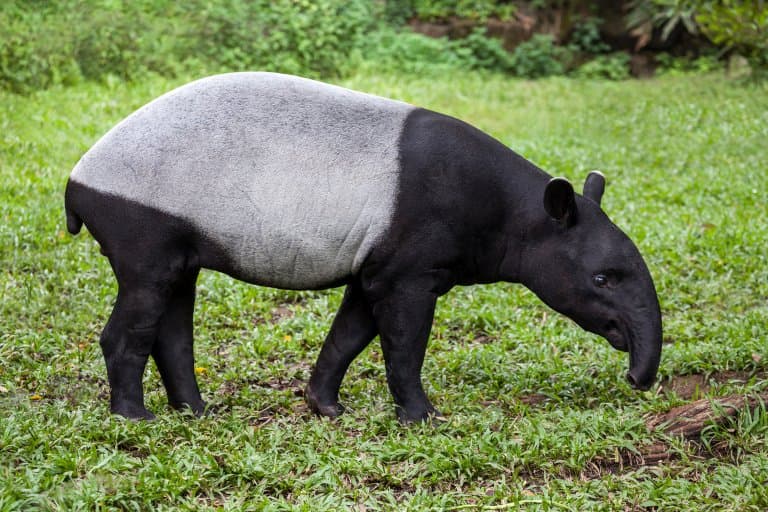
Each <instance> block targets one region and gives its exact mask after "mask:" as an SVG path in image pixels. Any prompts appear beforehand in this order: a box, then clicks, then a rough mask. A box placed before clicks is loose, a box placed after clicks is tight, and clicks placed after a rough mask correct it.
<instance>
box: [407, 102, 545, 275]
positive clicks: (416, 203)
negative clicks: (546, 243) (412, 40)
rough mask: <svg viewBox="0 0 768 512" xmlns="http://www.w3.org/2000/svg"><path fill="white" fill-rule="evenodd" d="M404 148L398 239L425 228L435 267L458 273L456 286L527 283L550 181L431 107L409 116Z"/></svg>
mask: <svg viewBox="0 0 768 512" xmlns="http://www.w3.org/2000/svg"><path fill="white" fill-rule="evenodd" d="M399 146H400V164H401V177H400V180H401V181H400V185H399V194H398V199H397V204H398V206H397V208H396V211H395V215H394V218H395V219H396V220H395V221H394V222H393V226H392V235H394V238H397V237H400V236H403V237H410V236H413V226H414V225H424V226H425V227H426V228H427V230H428V233H425V234H423V235H421V236H420V240H421V241H422V242H423V243H430V244H434V245H435V251H434V254H436V255H437V256H438V260H439V261H435V262H434V264H435V265H438V266H441V268H450V270H451V274H452V280H453V282H454V283H455V284H475V283H489V282H496V281H511V282H519V281H520V279H519V266H520V257H521V254H522V248H523V247H524V244H525V242H526V237H527V236H529V234H530V228H531V225H532V224H531V223H532V222H534V223H541V219H538V220H537V219H536V217H537V216H538V213H539V212H543V209H542V207H541V206H542V202H541V201H542V200H541V198H542V197H543V192H544V188H545V187H546V184H547V182H548V181H549V179H550V176H549V175H547V174H546V173H545V172H543V171H542V170H541V169H539V168H537V167H536V166H535V165H533V164H532V163H530V162H528V161H527V160H525V159H524V158H522V157H521V156H520V155H518V154H516V153H515V152H513V151H512V150H510V149H509V148H508V147H507V146H505V145H504V144H502V143H501V142H499V141H498V140H496V139H494V138H493V137H491V136H489V135H488V134H486V133H483V132H482V131H480V130H478V129H477V128H474V127H473V126H471V125H469V124H467V123H464V122H463V121H459V120H458V119H455V118H452V117H449V116H445V115H442V114H438V113H435V112H431V111H428V110H425V109H416V110H415V111H413V112H412V113H411V114H410V115H409V116H408V118H407V119H406V122H405V125H404V128H403V132H402V135H401V139H400V143H399ZM425 241H427V242H425Z"/></svg>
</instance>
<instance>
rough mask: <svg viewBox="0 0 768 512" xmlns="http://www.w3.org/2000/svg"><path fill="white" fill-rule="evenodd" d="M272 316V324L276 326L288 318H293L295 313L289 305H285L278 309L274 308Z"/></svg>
mask: <svg viewBox="0 0 768 512" xmlns="http://www.w3.org/2000/svg"><path fill="white" fill-rule="evenodd" d="M270 314H271V315H272V319H271V321H272V323H273V324H276V323H278V322H280V321H282V320H285V319H286V318H293V316H294V314H295V313H294V312H293V310H292V309H291V308H289V307H288V304H285V303H283V304H280V305H279V306H277V307H276V308H272V311H271V312H270Z"/></svg>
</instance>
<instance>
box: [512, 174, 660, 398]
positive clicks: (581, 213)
mask: <svg viewBox="0 0 768 512" xmlns="http://www.w3.org/2000/svg"><path fill="white" fill-rule="evenodd" d="M604 189H605V179H604V178H603V175H602V174H600V173H597V172H592V173H590V175H589V176H588V177H587V181H586V183H585V185H584V195H583V197H582V196H578V195H576V194H575V193H574V191H573V187H572V186H571V184H570V183H569V182H568V181H567V180H565V179H562V178H553V179H552V180H551V181H549V183H548V184H547V186H546V188H545V190H544V196H543V197H542V198H541V203H539V205H540V206H539V208H540V211H539V213H538V214H537V215H536V217H537V218H539V219H540V223H538V227H539V229H535V230H534V231H533V232H532V233H530V235H531V236H530V238H529V240H528V241H527V243H526V244H525V247H524V249H523V251H524V253H523V258H522V260H521V267H520V273H521V277H522V279H521V281H522V282H523V284H524V285H526V286H527V287H528V288H530V289H531V290H532V291H533V292H534V293H536V295H538V296H539V298H541V299H542V300H543V301H544V302H545V303H547V304H548V305H549V306H550V307H551V308H553V309H554V310H556V311H558V312H560V313H562V314H564V315H566V316H568V317H569V318H571V319H573V320H574V321H575V322H576V323H577V324H579V325H580V326H581V327H582V328H584V329H586V330H588V331H590V332H594V333H596V334H599V335H600V336H602V337H604V338H605V339H607V340H608V341H609V342H610V344H611V345H613V347H614V348H616V349H618V350H622V351H625V352H627V351H628V352H629V361H630V362H629V366H630V368H629V373H627V379H628V380H629V382H630V384H631V385H632V386H633V387H634V388H636V389H642V390H644V389H648V388H649V387H650V386H651V384H653V381H654V379H655V378H656V371H657V370H658V367H659V359H660V357H661V343H662V332H661V312H660V310H659V301H658V298H657V296H656V289H655V288H654V285H653V280H652V278H651V274H650V272H649V271H648V267H647V266H646V264H645V262H644V261H643V258H642V256H641V255H640V252H639V251H638V250H637V247H635V244H634V243H632V241H631V240H630V239H629V237H627V235H625V234H624V233H623V232H622V231H621V230H620V229H619V228H618V227H616V225H615V224H613V222H611V221H610V219H608V216H607V215H606V214H605V213H604V212H603V211H602V210H601V209H600V200H601V198H602V195H603V191H604Z"/></svg>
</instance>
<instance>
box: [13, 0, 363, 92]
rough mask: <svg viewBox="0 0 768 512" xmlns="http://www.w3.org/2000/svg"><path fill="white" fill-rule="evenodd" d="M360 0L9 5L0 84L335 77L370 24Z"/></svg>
mask: <svg viewBox="0 0 768 512" xmlns="http://www.w3.org/2000/svg"><path fill="white" fill-rule="evenodd" d="M374 6H375V4H373V3H371V2H368V1H366V0H351V1H342V0H317V1H310V0H277V1H274V2H270V1H267V0H254V1H248V0H188V1H187V2H179V3H177V2H173V1H170V0H135V1H133V2H114V1H111V0H89V1H87V2H83V1H80V0H61V1H53V0H37V1H29V2H25V1H22V0H6V2H3V3H0V87H3V88H5V89H10V90H13V91H17V92H29V91H31V90H34V89H40V88H44V87H48V86H50V85H53V84H56V83H69V82H72V81H76V80H78V79H79V78H80V77H81V76H83V77H85V78H88V79H102V78H104V77H106V76H117V77H120V78H123V79H134V78H136V77H139V76H142V75H143V74H144V73H146V72H147V71H152V72H158V73H161V74H164V75H174V74H177V73H179V72H181V71H183V70H185V69H186V70H189V69H194V70H198V69H202V70H206V71H224V70H244V69H269V70H274V71H283V72H290V73H300V74H304V75H310V76H333V75H340V74H342V73H344V72H345V71H346V70H348V69H349V68H350V66H351V65H352V63H351V62H350V55H351V54H352V53H353V50H354V49H355V48H356V46H357V45H358V44H359V40H360V39H361V37H362V35H363V34H364V33H365V32H367V31H369V30H370V29H371V27H372V26H373V24H374V23H375V21H376V16H375V13H374V12H373V9H374Z"/></svg>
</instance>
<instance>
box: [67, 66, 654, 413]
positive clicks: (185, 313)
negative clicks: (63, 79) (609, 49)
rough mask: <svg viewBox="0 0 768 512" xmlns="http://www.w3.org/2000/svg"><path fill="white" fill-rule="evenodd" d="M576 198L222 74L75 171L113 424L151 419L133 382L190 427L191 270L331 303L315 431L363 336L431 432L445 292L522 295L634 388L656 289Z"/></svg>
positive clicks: (272, 83)
mask: <svg viewBox="0 0 768 512" xmlns="http://www.w3.org/2000/svg"><path fill="white" fill-rule="evenodd" d="M603 190H604V178H603V177H602V175H600V174H599V173H591V174H590V175H589V176H587V180H586V183H585V185H584V190H583V195H580V194H576V193H574V190H573V187H572V186H571V184H570V183H569V182H568V181H566V180H564V179H561V178H552V177H551V176H549V175H548V174H546V173H545V172H543V171H542V170H540V169H538V168H537V167H536V166H534V165H533V164H531V163H530V162H528V161H526V160H525V159H524V158H522V157H520V156H519V155H517V154H516V153H514V152H513V151H511V150H510V149H509V148H507V147H506V146H504V145H503V144H501V143H500V142H498V141H496V140H495V139H493V138H491V137H490V136H488V135H486V134H485V133H483V132H481V131H480V130H477V129H476V128H473V127H472V126H470V125H468V124H466V123H464V122H462V121H459V120H457V119H454V118H452V117H449V116H446V115H442V114H439V113H435V112H432V111H429V110H425V109H421V108H417V107H414V106H412V105H409V104H406V103H401V102H398V101H392V100H389V99H385V98H380V97H377V96H372V95H368V94H363V93H359V92H354V91H350V90H347V89H343V88H340V87H336V86H332V85H327V84H323V83H320V82H315V81H312V80H307V79H303V78H298V77H293V76H287V75H281V74H274V73H232V74H224V75H218V76H213V77H209V78H205V79H202V80H198V81H196V82H192V83H190V84H187V85H184V86H182V87H180V88H178V89H176V90H173V91H171V92H169V93H167V94H165V95H164V96H161V97H160V98H158V99H156V100H154V101H152V102H151V103H149V104H147V105H145V106H144V107H142V108H140V109H139V110H137V111H136V112H134V113H133V114H131V115H130V116H128V117H127V118H126V119H125V120H123V121H122V122H120V123H119V124H118V125H117V126H115V127H114V128H113V129H112V130H110V131H109V132H108V133H107V134H106V135H105V136H104V137H103V138H101V140H99V141H98V142H97V143H96V144H95V145H94V146H93V147H92V148H91V149H90V150H89V151H88V152H87V153H86V154H85V155H84V156H83V157H82V158H81V160H80V161H79V162H78V163H77V165H76V166H75V168H74V170H73V171H72V173H71V175H70V177H69V181H68V183H67V188H66V216H67V226H68V229H69V231H70V232H71V233H77V232H78V231H79V230H80V228H81V226H82V224H85V225H86V226H87V227H88V230H89V231H90V233H91V234H92V235H93V237H94V238H95V239H96V240H97V241H98V242H99V244H100V245H101V248H102V252H103V253H104V254H105V255H106V256H107V257H108V258H109V262H110V264H111V266H112V269H113V271H114V274H115V277H116V279H117V282H118V294H117V300H116V302H115V306H114V310H113V311H112V314H111V316H110V318H109V321H108V322H107V325H106V327H105V328H104V331H103V333H102V335H101V340H100V344H101V348H102V351H103V354H104V358H105V360H106V367H107V375H108V378H109V384H110V388H111V397H110V402H111V411H112V412H113V413H116V414H120V415H122V416H126V417H129V418H152V414H151V413H150V412H149V411H148V410H147V409H146V408H145V406H144V394H143V389H142V374H143V373H144V368H145V366H146V363H147V360H148V358H149V356H152V357H153V358H154V360H155V362H156V363H157V367H158V369H159V371H160V375H161V377H162V381H163V384H164V386H165V388H166V390H167V393H168V399H169V402H170V404H171V405H172V406H173V407H176V408H190V409H191V410H192V411H194V412H195V413H198V414H200V413H202V412H203V411H204V408H205V403H204V402H203V400H202V398H201V396H200V391H199V389H198V385H197V382H196V378H195V372H194V360H193V349H192V344H193V341H192V340H193V335H192V331H193V329H192V313H193V309H194V301H195V282H196V280H197V276H198V273H199V271H200V269H201V268H208V269H213V270H216V271H219V272H224V273H226V274H229V275H230V276H233V277H235V278H237V279H240V280H243V281H246V282H249V283H253V284H257V285H263V286H272V287H278V288H285V289H295V290H299V289H322V288H330V287H337V286H345V287H346V291H345V293H344V298H343V300H342V304H341V307H340V308H339V311H338V313H337V314H336V318H335V320H334V321H333V324H332V325H331V329H330V332H329V334H328V336H327V338H326V340H325V343H324V344H323V346H322V349H321V351H320V355H319V357H318V359H317V363H316V365H315V367H314V370H313V373H312V376H311V378H310V380H309V383H308V385H307V388H306V398H307V401H308V403H309V405H310V406H311V408H312V409H313V410H314V411H315V412H317V413H319V414H322V415H326V416H336V415H338V414H340V413H341V412H342V411H343V407H342V406H341V405H340V404H339V402H338V394H339V387H340V385H341V382H342V379H343V378H344V374H345V372H346V371H347V368H348V366H349V364H350V363H351V362H352V360H353V359H354V358H355V357H356V356H357V355H358V354H359V353H360V352H361V351H362V350H363V349H364V348H365V347H366V346H367V345H368V343H370V342H371V340H372V339H373V338H375V337H376V336H377V335H378V336H379V337H380V340H381V347H382V351H383V355H384V360H385V366H386V376H387V382H388V384H389V389H390V390H391V392H392V396H393V397H394V401H395V404H396V411H397V415H398V417H399V418H400V420H401V421H403V422H409V421H418V420H423V419H426V418H429V417H430V416H431V415H433V414H436V411H435V409H434V408H433V406H432V404H431V403H430V401H429V399H428V398H427V395H426V394H425V392H424V389H423V387H422V383H421V367H422V363H423V361H424V354H425V350H426V347H427V339H428V338H429V333H430V329H431V325H432V320H433V314H434V311H435V303H436V301H437V298H438V297H439V296H441V295H443V294H445V293H446V292H448V291H449V290H450V289H451V288H452V287H453V286H456V285H468V284H476V283H490V282H496V281H507V282H513V283H521V284H523V285H524V286H526V287H528V288H529V289H531V290H532V291H533V292H534V293H536V294H537V295H538V296H539V297H540V298H541V299H542V300H543V301H544V302H545V303H546V304H548V305H549V306H550V307H552V308H553V309H555V310H556V311H559V312H560V313H562V314H564V315H566V316H568V317H570V318H571V319H573V320H574V321H575V322H576V323H578V324H579V325H580V326H581V327H583V328H584V329H586V330H588V331H591V332H594V333H597V334H599V335H601V336H603V337H604V338H606V339H607V340H608V341H609V342H610V343H611V345H613V346H614V347H615V348H617V349H619V350H623V351H628V352H629V372H628V374H627V378H628V379H629V382H630V383H631V384H632V385H633V386H634V387H635V388H639V389H647V388H648V387H649V386H650V385H651V384H652V383H653V381H654V379H655V376H656V372H657V370H658V366H659V359H660V356H661V345H662V326H661V313H660V311H659V303H658V299H657V296H656V291H655V289H654V285H653V281H652V279H651V275H650V273H649V271H648V269H647V267H646V264H645V262H644V261H643V258H642V256H641V255H640V253H639V251H638V250H637V248H636V247H635V245H634V244H633V243H632V241H631V240H630V239H629V238H628V237H627V236H626V235H625V234H624V233H623V232H622V231H621V230H619V229H618V228H617V227H616V226H615V225H614V224H613V223H612V222H611V221H610V220H609V219H608V217H607V216H606V215H605V213H603V211H602V210H601V208H600V200H601V197H602V195H603Z"/></svg>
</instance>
